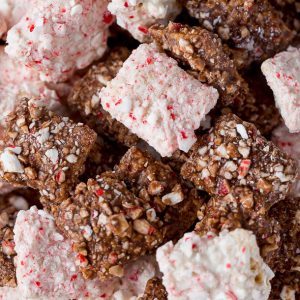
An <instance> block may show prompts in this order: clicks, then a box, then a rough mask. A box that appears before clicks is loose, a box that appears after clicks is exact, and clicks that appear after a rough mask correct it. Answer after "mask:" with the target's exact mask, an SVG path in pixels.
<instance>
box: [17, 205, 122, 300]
mask: <svg viewBox="0 0 300 300" xmlns="http://www.w3.org/2000/svg"><path fill="white" fill-rule="evenodd" d="M14 233H15V244H16V246H15V250H16V252H17V260H16V274H17V282H18V289H19V292H20V293H21V294H22V296H23V297H24V298H26V297H27V298H38V299H48V298H49V299H61V300H63V299H66V300H67V299H81V298H82V299H109V298H110V296H111V295H112V293H113V292H114V291H115V290H116V289H117V288H118V285H119V284H118V282H117V281H107V282H99V281H98V280H97V279H94V280H84V279H83V277H82V275H81V273H80V272H79V270H78V268H77V266H76V265H75V254H74V252H73V251H72V246H71V243H70V242H69V241H67V240H65V239H64V237H63V236H62V235H61V234H60V233H59V232H58V231H57V229H56V228H55V224H54V220H53V218H52V217H51V216H50V215H49V214H47V213H46V212H44V211H43V210H38V209H37V208H36V207H31V209H30V210H27V211H20V212H19V214H18V216H17V220H16V225H15V228H14Z"/></svg>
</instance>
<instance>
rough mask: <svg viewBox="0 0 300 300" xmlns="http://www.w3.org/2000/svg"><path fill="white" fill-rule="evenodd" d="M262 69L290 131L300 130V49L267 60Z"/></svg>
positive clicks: (290, 49) (292, 48)
mask: <svg viewBox="0 0 300 300" xmlns="http://www.w3.org/2000/svg"><path fill="white" fill-rule="evenodd" d="M261 70H262V72H263V73H264V75H265V77H266V79H267V82H268V84H269V86H270V87H271V89H272V91H273V93H274V97H275V101H276V104H277V106H278V108H279V110H280V113H281V115H282V117H283V119H284V122H285V125H286V126H287V127H288V129H289V130H290V132H292V133H294V132H300V49H297V48H294V47H289V48H288V50H287V51H285V52H281V53H279V54H277V55H275V56H274V57H273V58H271V59H268V60H266V61H265V62H264V63H263V64H262V66H261Z"/></svg>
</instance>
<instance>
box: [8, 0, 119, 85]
mask: <svg viewBox="0 0 300 300" xmlns="http://www.w3.org/2000/svg"><path fill="white" fill-rule="evenodd" d="M107 2H108V1H107V0H102V1H94V0H67V1H60V0H43V1H37V2H36V3H35V5H34V6H33V7H32V9H30V10H28V11H27V13H26V14H25V15H24V17H23V18H22V19H21V20H20V22H19V23H18V24H16V25H15V26H14V27H13V28H12V29H11V30H9V32H8V34H7V42H8V46H7V47H6V52H7V53H8V54H9V55H10V56H11V57H12V58H15V59H17V60H19V61H20V62H22V63H23V64H24V65H26V66H28V67H30V68H33V69H35V70H37V71H39V72H40V77H41V79H42V80H43V81H50V82H61V81H64V80H67V79H68V78H70V76H71V75H72V74H73V72H74V71H75V70H76V69H82V68H85V67H86V66H88V65H89V64H90V63H91V62H92V61H93V60H96V59H98V58H100V57H101V56H102V55H103V54H104V52H105V50H106V46H107V45H106V40H107V35H108V26H109V25H110V24H111V23H112V21H113V17H112V15H111V14H110V13H109V12H108V11H107Z"/></svg>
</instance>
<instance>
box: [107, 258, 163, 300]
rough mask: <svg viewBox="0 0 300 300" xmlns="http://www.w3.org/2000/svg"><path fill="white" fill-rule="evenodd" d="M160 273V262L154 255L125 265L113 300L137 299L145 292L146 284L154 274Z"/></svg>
mask: <svg viewBox="0 0 300 300" xmlns="http://www.w3.org/2000/svg"><path fill="white" fill-rule="evenodd" d="M158 275H159V269H158V264H157V262H156V260H155V257H154V256H145V257H141V258H139V259H138V260H136V261H134V262H131V263H129V264H128V265H126V266H125V270H124V277H123V278H122V279H121V285H120V288H119V290H118V291H116V292H115V293H114V296H113V300H125V299H132V300H133V299H136V298H135V297H141V296H142V295H143V293H144V290H145V287H146V284H147V282H148V280H150V279H151V278H152V277H154V276H158Z"/></svg>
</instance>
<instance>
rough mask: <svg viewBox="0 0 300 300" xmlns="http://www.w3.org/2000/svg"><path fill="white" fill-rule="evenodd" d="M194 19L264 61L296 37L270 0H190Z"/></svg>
mask: <svg viewBox="0 0 300 300" xmlns="http://www.w3.org/2000/svg"><path fill="white" fill-rule="evenodd" d="M186 7H187V9H188V11H189V13H190V15H191V16H193V17H195V18H197V19H198V20H199V22H200V24H201V25H202V26H204V27H205V28H207V29H208V30H211V31H213V32H215V33H217V34H218V35H219V36H220V37H221V38H222V40H223V41H225V42H226V43H228V44H229V45H233V46H234V47H235V48H238V49H244V50H246V51H247V52H248V53H249V58H250V60H252V61H257V62H261V61H262V60H265V59H267V58H269V57H271V56H273V55H274V54H275V53H277V52H279V51H281V50H283V49H285V48H286V47H287V46H288V45H289V44H290V42H291V40H292V39H293V37H294V34H293V32H292V31H291V30H290V29H289V28H288V27H287V25H286V24H285V23H284V21H283V20H282V19H281V17H280V16H279V14H278V12H277V11H276V10H275V9H274V8H273V7H272V5H271V4H270V3H269V1H267V0H259V1H253V0H246V1H244V0H230V1H228V0H218V1H215V0H204V1H202V0H201V1H200V0H187V1H186Z"/></svg>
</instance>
